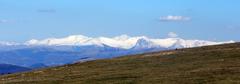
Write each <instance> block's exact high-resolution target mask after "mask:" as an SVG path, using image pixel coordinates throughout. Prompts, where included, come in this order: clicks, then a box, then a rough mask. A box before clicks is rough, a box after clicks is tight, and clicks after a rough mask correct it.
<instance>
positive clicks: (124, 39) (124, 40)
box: [25, 35, 234, 49]
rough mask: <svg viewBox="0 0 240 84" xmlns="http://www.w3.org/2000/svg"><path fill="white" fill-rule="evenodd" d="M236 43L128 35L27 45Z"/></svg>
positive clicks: (193, 45)
mask: <svg viewBox="0 0 240 84" xmlns="http://www.w3.org/2000/svg"><path fill="white" fill-rule="evenodd" d="M233 42H234V41H226V42H212V41H204V40H184V39H181V38H165V39H152V38H148V37H146V36H137V37H130V36H127V35H121V36H117V37H113V38H108V37H97V38H92V37H87V36H83V35H73V36H69V37H66V38H48V39H44V40H36V39H33V40H30V41H27V42H26V43H25V44H26V45H48V46H61V45H62V46H63V45H65V46H66V45H69V46H87V45H97V46H103V45H107V46H110V47H115V48H122V49H131V48H133V47H135V48H136V46H139V48H143V47H146V48H150V47H163V48H170V47H173V46H175V47H182V48H186V47H198V46H206V45H216V44H223V43H233ZM140 46H141V47H140Z"/></svg>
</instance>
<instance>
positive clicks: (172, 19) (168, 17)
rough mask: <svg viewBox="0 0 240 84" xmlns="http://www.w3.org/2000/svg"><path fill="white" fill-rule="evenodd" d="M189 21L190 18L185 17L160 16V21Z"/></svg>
mask: <svg viewBox="0 0 240 84" xmlns="http://www.w3.org/2000/svg"><path fill="white" fill-rule="evenodd" d="M189 20H191V18H190V17H186V16H173V15H168V16H161V17H160V21H189Z"/></svg>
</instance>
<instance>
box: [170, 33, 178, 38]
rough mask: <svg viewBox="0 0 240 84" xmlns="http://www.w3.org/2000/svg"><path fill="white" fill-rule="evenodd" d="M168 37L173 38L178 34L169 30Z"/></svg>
mask: <svg viewBox="0 0 240 84" xmlns="http://www.w3.org/2000/svg"><path fill="white" fill-rule="evenodd" d="M168 37H171V38H175V37H178V35H177V34H176V33H175V32H169V33H168Z"/></svg>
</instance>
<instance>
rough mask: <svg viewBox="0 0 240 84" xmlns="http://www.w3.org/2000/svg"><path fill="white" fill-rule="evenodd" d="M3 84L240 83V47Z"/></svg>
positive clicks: (101, 64) (74, 67)
mask: <svg viewBox="0 0 240 84" xmlns="http://www.w3.org/2000/svg"><path fill="white" fill-rule="evenodd" d="M0 83H1V84H2V83H3V84H62V83H63V84H192V83H194V84H205V83H214V84H231V83H235V84H237V83H240V43H234V44H225V45H218V46H206V47H198V48H189V49H177V50H172V51H162V52H154V53H146V54H139V55H132V56H124V57H119V58H113V59H105V60H96V61H89V62H84V63H76V64H71V65H65V66H60V67H54V68H46V69H40V70H36V71H32V72H26V73H18V74H10V75H5V76H1V77H0Z"/></svg>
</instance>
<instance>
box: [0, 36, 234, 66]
mask: <svg viewBox="0 0 240 84" xmlns="http://www.w3.org/2000/svg"><path fill="white" fill-rule="evenodd" d="M224 43H234V41H226V42H213V41H205V40H185V39H182V38H165V39H153V38H149V37H146V36H137V37H130V36H127V35H121V36H117V37H112V38H109V37H97V38H92V37H87V36H83V35H72V36H68V37H65V38H47V39H43V40H37V39H32V40H29V41H26V42H24V43H15V42H0V63H2V64H13V65H18V66H24V67H31V66H34V65H38V64H41V65H44V66H58V65H64V64H71V63H75V62H81V61H88V60H96V59H105V58H113V57H118V56H123V55H131V54H139V53H145V52H154V51H161V50H169V49H176V48H190V47H199V46H207V45H217V44H224ZM40 67H41V66H40Z"/></svg>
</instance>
